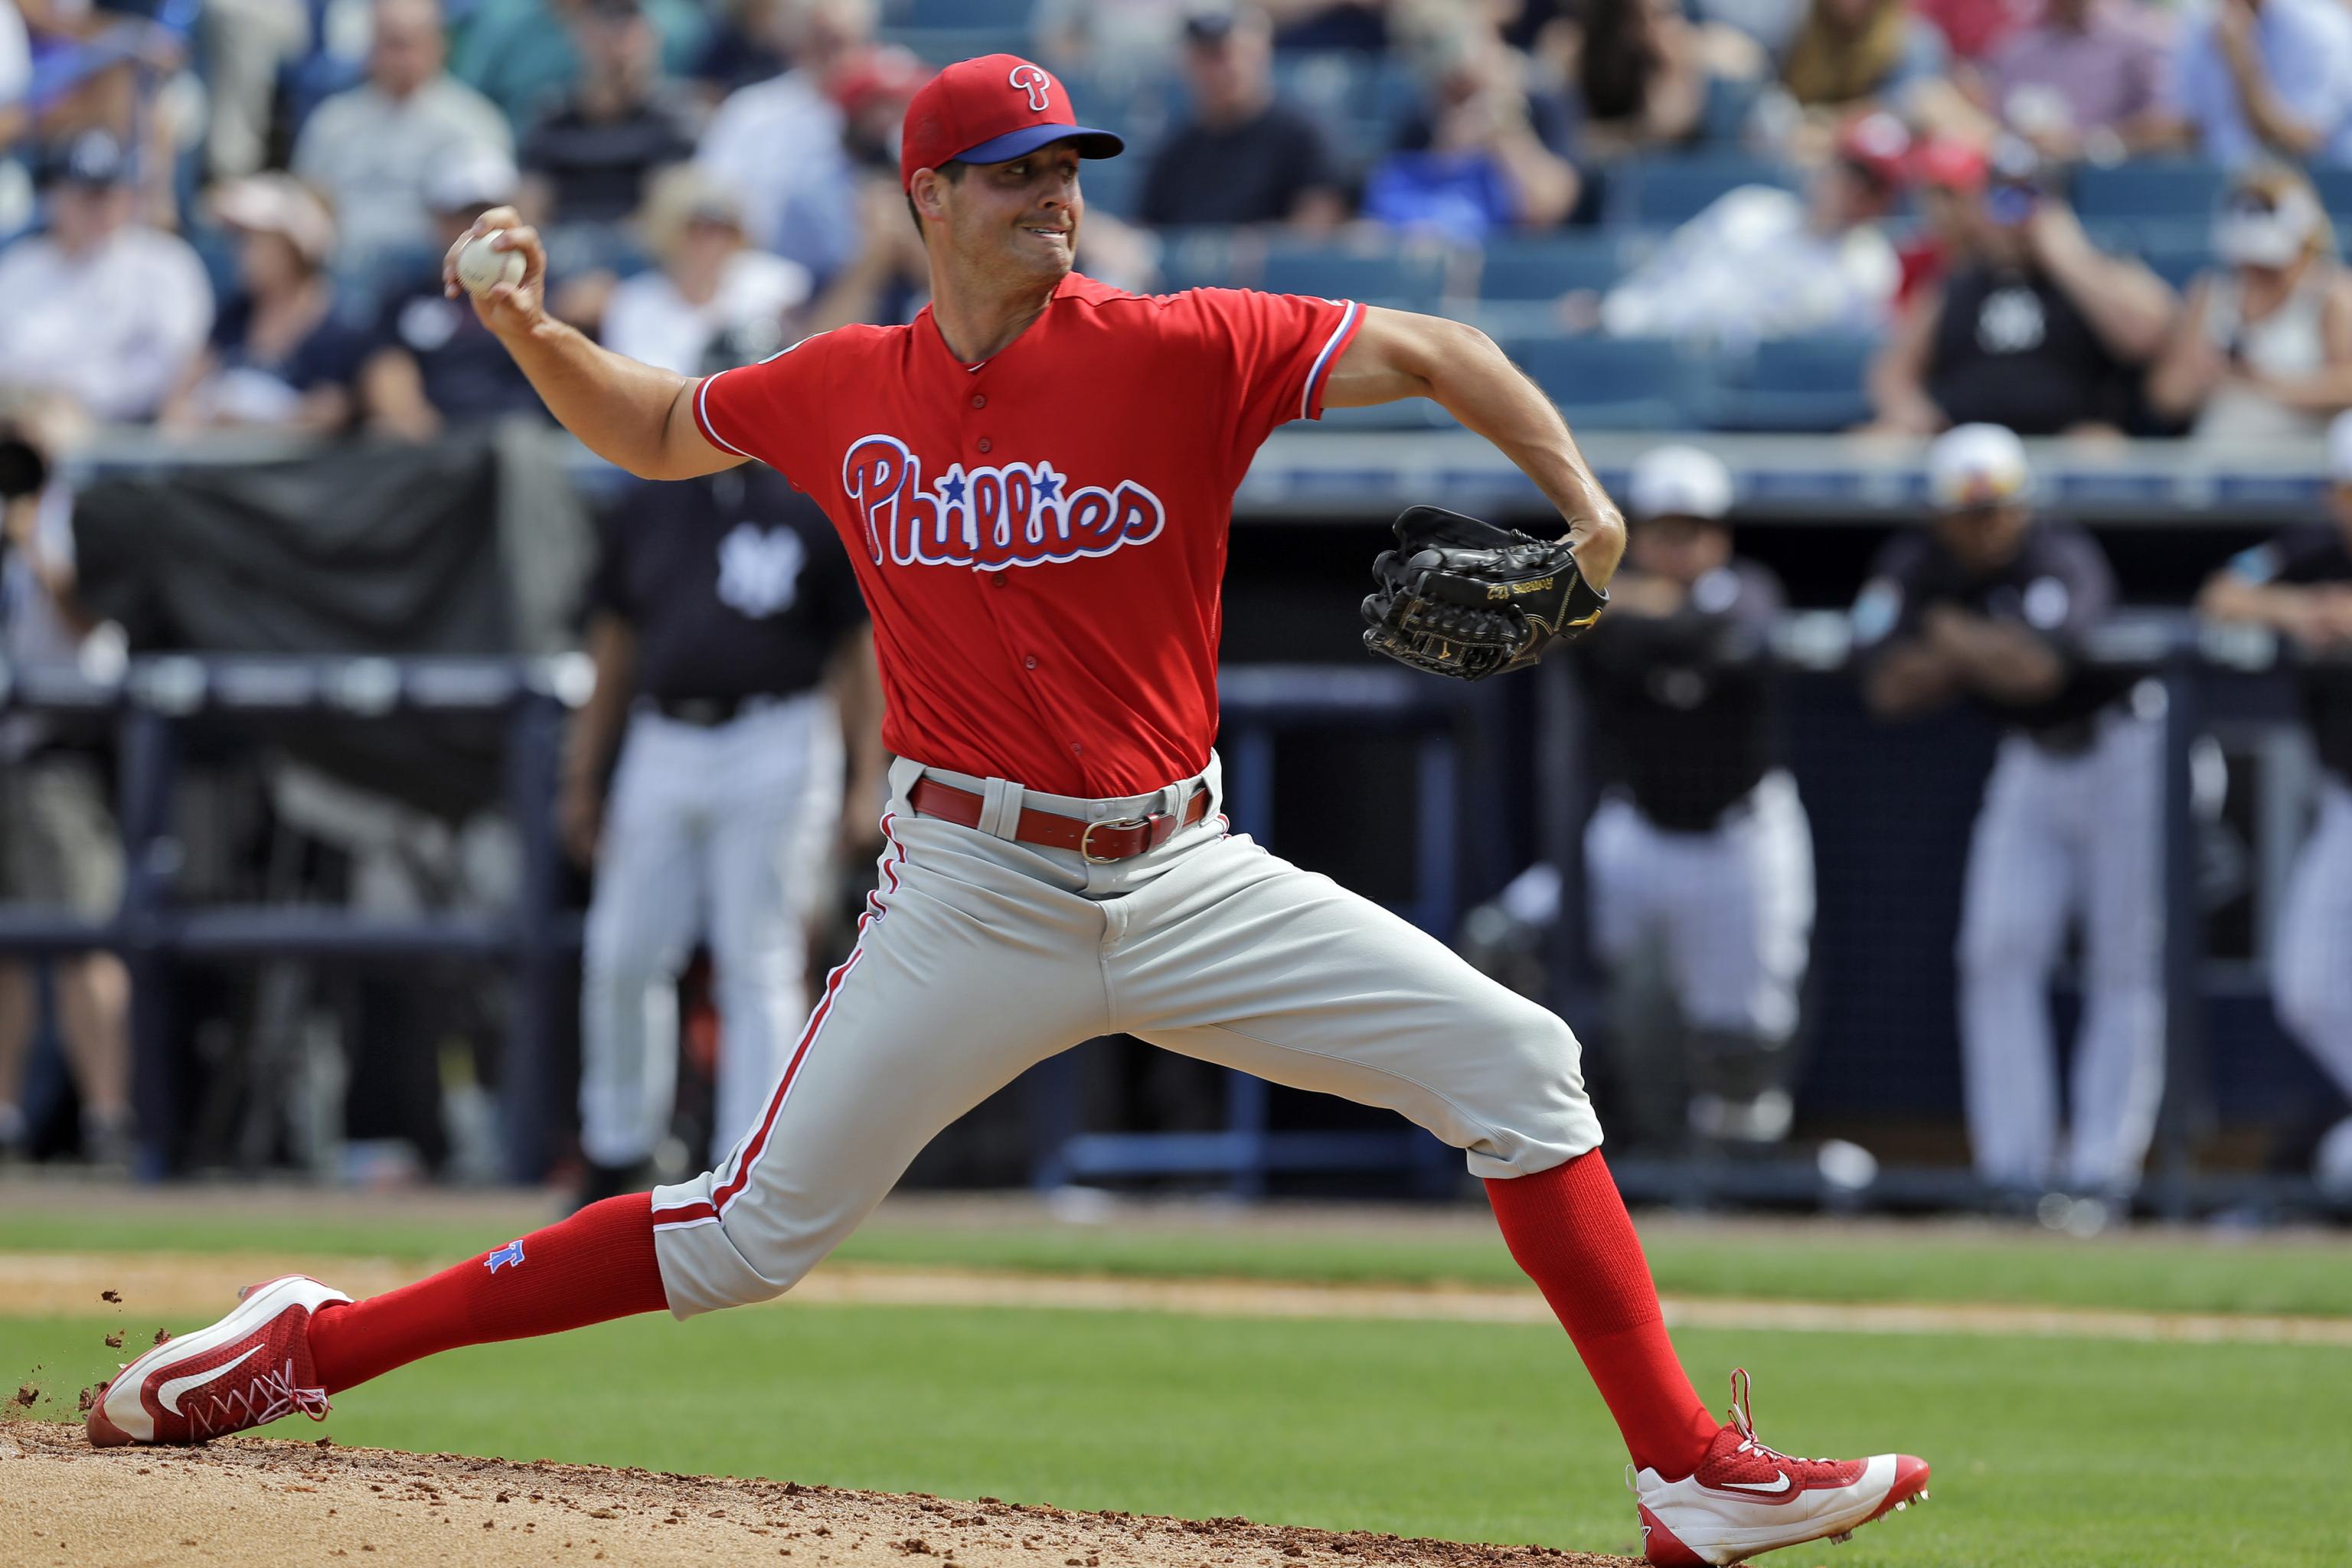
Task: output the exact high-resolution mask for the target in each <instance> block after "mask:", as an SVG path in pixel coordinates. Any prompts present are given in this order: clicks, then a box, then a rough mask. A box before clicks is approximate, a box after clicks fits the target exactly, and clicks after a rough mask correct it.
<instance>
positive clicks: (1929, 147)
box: [1911, 136, 1992, 195]
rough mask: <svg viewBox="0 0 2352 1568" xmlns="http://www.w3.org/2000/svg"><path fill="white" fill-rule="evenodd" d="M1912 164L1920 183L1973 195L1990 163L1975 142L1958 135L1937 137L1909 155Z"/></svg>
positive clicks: (1986, 173)
mask: <svg viewBox="0 0 2352 1568" xmlns="http://www.w3.org/2000/svg"><path fill="white" fill-rule="evenodd" d="M1911 167H1912V173H1913V175H1914V177H1915V178H1916V179H1917V180H1918V182H1919V183H1920V184H1923V185H1940V186H1942V187H1943V188H1944V189H1946V190H1948V191H1958V192H1961V193H1962V194H1964V195H1975V194H1976V193H1977V192H1979V191H1980V190H1982V189H1984V186H1985V178H1986V176H1987V175H1988V174H1990V172H1991V168H1992V165H1991V162H1990V160H1989V159H1988V158H1986V156H1985V153H1984V149H1983V148H1981V147H1979V146H1978V145H1977V144H1976V143H1975V142H1964V141H1962V140H1961V139H1960V138H1958V137H1957V136H1938V137H1936V138H1934V139H1932V140H1930V141H1928V142H1926V143H1925V144H1924V145H1922V146H1921V147H1920V148H1919V149H1918V150H1917V151H1916V152H1915V153H1913V154H1912V159H1911Z"/></svg>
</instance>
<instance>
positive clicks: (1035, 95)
mask: <svg viewBox="0 0 2352 1568" xmlns="http://www.w3.org/2000/svg"><path fill="white" fill-rule="evenodd" d="M1006 80H1007V81H1010V82H1011V83H1012V84H1013V86H1015V87H1017V88H1021V89H1024V90H1025V91H1026V92H1027V93H1028V94H1029V107H1030V108H1032V109H1034V110H1036V111H1037V112H1038V113H1040V114H1043V113H1045V110H1046V108H1047V107H1048V106H1049V104H1050V102H1051V100H1049V99H1048V98H1047V96H1046V95H1047V94H1048V93H1049V92H1051V91H1052V90H1053V87H1054V79H1053V78H1052V77H1049V76H1047V75H1046V74H1045V69H1044V68H1042V67H1039V66H1030V65H1020V66H1014V67H1013V74H1012V75H1011V76H1010V77H1007V78H1006Z"/></svg>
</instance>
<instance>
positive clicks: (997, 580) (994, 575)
mask: <svg viewBox="0 0 2352 1568" xmlns="http://www.w3.org/2000/svg"><path fill="white" fill-rule="evenodd" d="M988 581H989V584H990V585H991V586H993V587H998V588H1002V587H1003V586H1004V574H1003V573H1002V572H991V573H990V574H988Z"/></svg>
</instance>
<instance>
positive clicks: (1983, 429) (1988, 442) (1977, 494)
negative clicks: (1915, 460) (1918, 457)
mask: <svg viewBox="0 0 2352 1568" xmlns="http://www.w3.org/2000/svg"><path fill="white" fill-rule="evenodd" d="M2032 488H2033V470H2032V468H2031V467H2030V466H2029V465H2028V464H2027V463H2026V460H2025V443H2024V442H2022V441H2021V440H2019V439H2018V438H2017V432H2015V431H2014V430H2011V429H2010V428H2009V427H2008V426H2004V425H1958V426H1953V427H1952V428H1951V429H1949V430H1947V431H1945V432H1944V433H1943V434H1942V435H1940V436H1938V437H1936V441H1935V445H1933V446H1931V447H1928V448H1927V496H1928V499H1929V500H1931V501H1933V502H1934V503H1935V506H1936V510H1938V511H1958V510H1960V509H1962V508H1964V507H1974V506H1996V505H1999V504H2000V503H2002V502H2004V501H2016V500H2024V499H2025V498H2026V495H2027V492H2029V491H2030V490H2031V489H2032Z"/></svg>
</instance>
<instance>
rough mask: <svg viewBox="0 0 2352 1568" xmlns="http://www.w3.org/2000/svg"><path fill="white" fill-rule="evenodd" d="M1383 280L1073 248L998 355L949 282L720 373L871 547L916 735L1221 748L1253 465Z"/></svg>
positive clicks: (1145, 755)
mask: <svg viewBox="0 0 2352 1568" xmlns="http://www.w3.org/2000/svg"><path fill="white" fill-rule="evenodd" d="M1362 318H1363V311H1362V309H1361V307H1360V306H1357V305H1354V304H1351V303H1346V302H1342V301H1337V300H1314V299H1307V298H1304V297H1302V296H1298V295H1289V294H1259V293H1252V292H1248V291H1245V290H1240V289H1195V290H1192V292H1189V293H1183V294H1172V295H1165V296H1160V297H1156V298H1149V299H1147V298H1144V297H1142V296H1139V295H1135V294H1129V293H1125V292H1123V291H1121V290H1119V289H1112V288H1109V287H1107V286H1106V285H1104V284H1101V283H1097V282H1095V281H1094V280H1093V279H1087V278H1081V277H1079V276H1077V275H1076V274H1072V275H1070V276H1068V277H1066V278H1065V279H1062V281H1061V283H1060V284H1059V285H1057V286H1056V287H1055V290H1054V295H1053V298H1052V299H1051V300H1049V301H1048V302H1047V304H1046V307H1045V311H1044V313H1043V314H1041V315H1040V316H1039V317H1038V318H1037V320H1036V321H1034V322H1032V323H1031V324H1030V326H1029V328H1028V329H1027V330H1026V331H1024V332H1023V333H1022V334H1021V335H1020V336H1019V337H1018V338H1016V339H1014V340H1013V342H1012V343H1011V344H1010V345H1008V346H1007V347H1006V348H1005V349H1004V350H1003V352H1002V353H999V354H997V355H996V356H995V357H994V358H992V359H990V360H987V361H984V362H983V363H980V364H976V365H967V364H964V363H961V362H959V361H958V360H957V359H956V357H955V356H954V354H952V353H950V352H949V349H948V346H947V341H946V340H945V339H944V338H942V337H941V336H940V331H939V328H938V326H937V325H936V324H935V323H934V322H933V321H932V319H931V312H930V310H929V309H928V308H926V309H925V310H923V312H922V313H921V314H920V315H919V316H918V317H916V319H915V320H914V321H912V322H911V323H909V324H908V325H906V326H901V327H868V326H854V327H842V328H838V329H836V330H835V331H830V332H824V333H821V334H819V335H818V336H816V337H814V338H810V339H808V340H807V341H806V342H803V343H800V344H799V345H797V346H796V347H793V348H792V349H788V350H786V351H785V352H784V353H781V354H779V355H777V356H776V357H775V358H773V359H771V360H767V361H764V362H762V363H759V364H755V365H746V366H743V367H742V368H740V369H737V370H730V371H725V372H722V373H720V374H717V375H714V376H711V377H709V379H707V380H705V381H703V382H702V383H701V384H699V385H698V386H697V387H696V389H695V404H694V407H695V417H696V420H697V422H698V424H699V425H700V426H701V429H702V433H703V435H704V436H705V437H708V438H709V440H710V441H711V442H713V443H714V444H716V445H717V446H719V447H721V448H723V449H725V450H727V451H730V452H740V453H741V454H742V455H743V456H745V457H747V458H758V459H760V460H761V462H764V463H766V464H768V465H769V466H770V467H772V468H775V469H776V470H777V471H779V472H780V473H782V475H783V476H784V477H785V478H786V479H790V480H791V481H792V482H793V484H794V485H796V486H798V487H799V488H800V489H803V490H804V491H806V492H807V493H808V494H809V495H810V496H812V497H814V498H815V500H816V501H817V503H818V504H819V505H820V506H822V507H824V510H825V513H826V515H827V516H829V517H830V518H831V519H832V520H833V523H834V526H835V528H837V529H839V530H840V531H841V536H842V539H843V541H844V542H845V543H846V544H847V545H848V547H849V553H850V556H851V559H852V560H853V561H854V562H855V563H856V567H857V576H858V584H859V586H860V587H861V588H863V589H864V591H865V595H866V608H867V610H868V612H869V613H870V614H871V615H872V616H873V617H874V641H875V649H876V652H877V656H878V658H879V660H880V664H881V669H882V687H883V693H884V697H885V699H886V700H887V718H886V719H885V721H884V723H883V731H882V734H883V740H884V742H885V743H886V744H887V746H888V747H889V748H890V750H891V751H892V752H896V753H898V755H900V756H905V757H912V758H914V759H915V760H917V761H919V762H922V763H929V764H931V765H933V766H935V767H942V768H948V769H952V770H954V771H955V772H958V773H973V774H977V775H980V776H982V777H995V778H1005V779H1011V780H1013V781H1014V782H1016V783H1019V784H1024V785H1026V786H1027V787H1029V788H1031V789H1036V790H1043V791H1045V792H1048V793H1051V794H1055V795H1080V796H1109V795H1140V794H1143V793H1145V792H1147V791H1150V790H1154V789H1157V788H1159V787H1160V786H1161V785H1162V784H1169V783H1171V782H1173V781H1174V780H1177V779H1181V778H1185V777H1188V776H1190V775H1191V774H1193V773H1198V772H1200V771H1201V769H1202V767H1204V766H1205V765H1206V764H1207V763H1208V758H1209V747H1210V744H1211V742H1212V741H1213V739H1214V737H1215V734H1216V729H1217V640H1218V634H1219V631H1220V629H1221V626H1222V623H1223V607H1222V604H1221V599H1220V588H1221V584H1222V583H1223V578H1224V570H1225V534H1226V531H1227V529H1228V528H1229V527H1230V525H1231V523H1232V521H1233V500H1234V488H1235V487H1236V486H1238V485H1239V484H1240V483H1241V479H1242V476H1243V474H1244V472H1246V471H1247V469H1248V468H1249V464H1250V459H1251V458H1252V457H1253V456H1254V455H1255V453H1256V451H1257V448H1258V446H1259V444H1260V443H1262V442H1263V441H1264V440H1265V437H1267V435H1268V434H1269V433H1271V432H1272V431H1273V430H1274V428H1275V427H1276V426H1278V425H1281V424H1283V423H1285V422H1286V421H1288V420H1292V419H1312V418H1317V417H1319V416H1321V414H1322V408H1323V385H1324V383H1325V381H1326V379H1327V378H1328V375H1329V374H1330V369H1331V366H1332V364H1333V363H1335V362H1336V361H1337V360H1338V359H1339V355H1340V354H1341V353H1343V352H1344V351H1345V350H1346V348H1347V346H1348V342H1349V339H1350V338H1352V337H1353V336H1354V334H1355V331H1356V328H1357V325H1358V324H1359V323H1360V321H1361V320H1362Z"/></svg>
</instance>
